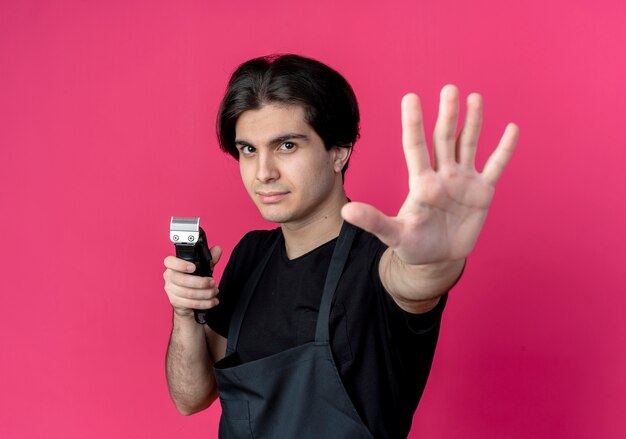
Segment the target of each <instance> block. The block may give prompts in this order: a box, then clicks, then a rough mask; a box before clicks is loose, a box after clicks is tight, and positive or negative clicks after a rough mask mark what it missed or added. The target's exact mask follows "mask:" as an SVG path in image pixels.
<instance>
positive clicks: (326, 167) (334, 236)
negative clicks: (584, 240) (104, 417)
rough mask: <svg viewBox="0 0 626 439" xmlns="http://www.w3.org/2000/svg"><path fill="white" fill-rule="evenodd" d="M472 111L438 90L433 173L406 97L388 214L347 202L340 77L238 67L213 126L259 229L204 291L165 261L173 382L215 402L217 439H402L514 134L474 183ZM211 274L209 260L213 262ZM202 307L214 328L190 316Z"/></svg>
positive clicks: (275, 60) (197, 403) (284, 65)
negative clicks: (401, 182)
mask: <svg viewBox="0 0 626 439" xmlns="http://www.w3.org/2000/svg"><path fill="white" fill-rule="evenodd" d="M481 109H482V103H481V97H480V96H479V95H477V94H471V95H469V96H468V98H467V117H466V119H465V122H464V125H463V128H462V131H461V133H460V135H459V138H458V139H455V130H456V126H457V119H458V113H459V92H458V90H457V89H456V88H455V87H454V86H450V85H449V86H446V87H444V88H443V90H442V92H441V101H440V108H439V117H438V119H437V123H436V127H435V133H434V146H433V152H434V166H431V163H430V157H429V154H428V151H427V147H426V142H425V136H424V130H423V126H422V116H421V108H420V103H419V100H418V97H417V96H416V95H414V94H409V95H406V96H405V97H404V98H403V100H402V130H403V138H402V143H403V147H404V153H405V157H406V160H407V166H408V170H409V194H408V196H407V199H406V201H405V202H404V204H403V206H402V207H401V209H400V211H399V213H398V215H397V216H396V217H387V216H385V215H383V214H382V213H381V212H379V211H378V210H376V209H375V208H374V207H372V206H368V205H365V204H361V203H351V202H349V200H348V198H347V197H346V194H345V193H344V189H343V177H344V173H345V170H346V168H347V166H348V161H349V159H350V154H351V152H352V148H353V146H354V143H355V141H356V140H357V138H358V124H359V112H358V107H357V102H356V98H355V96H354V93H353V91H352V89H351V87H350V86H349V84H348V83H347V82H346V81H345V79H344V78H343V77H342V76H341V75H339V74H338V73H337V72H335V71H334V70H332V69H330V68H329V67H327V66H325V65H323V64H321V63H319V62H317V61H314V60H310V59H307V58H302V57H298V56H294V55H287V56H276V57H265V58H259V59H254V60H251V61H248V62H246V63H244V64H242V65H241V66H240V67H239V68H238V69H237V70H236V71H235V73H234V74H233V76H232V78H231V80H230V82H229V86H228V90H227V92H226V95H225V97H224V100H223V102H222V106H221V108H220V113H219V117H218V136H219V140H220V145H221V147H222V149H224V150H225V151H226V152H228V153H230V154H231V155H233V156H234V157H235V158H236V159H237V160H238V161H239V167H240V171H241V176H242V180H243V184H244V186H245V187H246V189H247V191H248V194H249V195H250V197H251V198H252V200H253V202H254V203H255V204H256V206H257V207H258V209H259V211H260V213H261V215H262V216H263V217H264V218H265V219H266V220H268V221H272V222H276V223H279V224H280V227H279V228H277V229H275V230H271V231H254V232H250V233H248V234H247V235H246V236H245V237H244V238H243V239H242V240H241V242H240V243H239V244H238V245H237V247H236V248H235V249H234V251H233V253H232V256H231V259H230V260H229V262H228V264H227V266H226V268H225V270H224V274H223V276H222V279H221V282H220V287H219V292H218V289H217V288H216V283H215V280H214V279H212V278H201V277H196V276H192V275H190V274H189V273H190V272H192V271H193V269H194V267H193V265H192V264H189V263H187V262H185V261H183V260H180V259H176V258H175V257H172V256H170V257H168V258H166V260H165V266H166V270H165V273H164V278H165V290H166V292H167V294H168V297H169V300H170V302H171V304H172V306H173V308H174V319H173V330H172V335H171V339H170V345H169V349H168V353H167V364H166V371H167V379H168V385H169V388H170V392H171V395H172V398H173V400H174V402H175V404H176V406H177V408H178V409H179V410H180V412H181V413H183V414H191V413H195V412H197V411H199V410H203V409H204V408H206V407H208V406H209V405H210V404H211V403H212V402H213V401H214V400H215V399H216V398H217V397H218V395H219V397H220V402H221V405H222V419H221V421H220V427H219V432H220V437H236V438H239V437H255V438H281V439H282V438H371V437H376V438H403V437H406V436H407V434H408V432H409V430H410V428H411V420H412V416H413V414H414V412H415V409H416V407H417V404H418V402H419V399H420V397H421V394H422V391H423V389H424V386H425V384H426V379H427V377H428V373H429V371H430V366H431V363H432V359H433V354H434V350H435V345H436V342H437V337H438V333H439V323H440V319H441V313H442V310H443V308H444V306H445V302H446V298H447V292H448V291H449V290H450V288H451V287H452V286H453V285H454V283H455V282H456V280H457V279H458V278H459V276H460V274H461V272H462V270H463V267H464V263H465V258H466V257H467V255H468V254H469V253H470V251H471V250H472V248H473V246H474V243H475V242H476V239H477V237H478V234H479V232H480V230H481V227H482V225H483V222H484V220H485V217H486V214H487V209H488V207H489V204H490V202H491V199H492V196H493V192H494V185H495V183H496V181H497V180H498V178H499V176H500V174H501V173H502V171H503V169H504V166H505V165H506V163H507V161H508V160H509V158H510V156H511V154H512V152H513V149H514V146H515V143H516V139H517V133H518V129H517V127H516V126H515V125H513V124H510V125H509V126H508V127H507V129H506V131H505V133H504V135H503V136H502V139H501V141H500V144H499V145H498V147H497V148H496V150H495V152H494V153H493V154H492V156H491V157H490V159H489V160H488V162H487V164H486V165H485V168H484V169H483V172H482V173H478V172H477V171H476V170H475V168H474V156H475V150H476V144H477V141H478V134H479V131H480V127H481V123H482V121H481ZM211 254H212V257H213V261H212V263H213V264H216V263H217V262H218V260H219V258H220V255H221V249H220V248H219V247H217V246H216V247H213V248H212V249H211ZM194 308H195V309H210V310H211V311H210V319H209V324H208V326H204V327H203V326H200V325H198V324H197V323H195V321H194V317H193V309H194Z"/></svg>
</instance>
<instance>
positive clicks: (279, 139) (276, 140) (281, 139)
mask: <svg viewBox="0 0 626 439" xmlns="http://www.w3.org/2000/svg"><path fill="white" fill-rule="evenodd" d="M293 139H303V140H309V136H306V135H304V134H298V133H285V134H281V135H280V136H277V137H274V138H273V139H272V140H270V141H269V144H270V145H275V144H277V143H283V142H286V141H287V140H293ZM235 145H241V146H252V147H254V145H252V144H251V143H249V142H246V141H245V140H242V139H235Z"/></svg>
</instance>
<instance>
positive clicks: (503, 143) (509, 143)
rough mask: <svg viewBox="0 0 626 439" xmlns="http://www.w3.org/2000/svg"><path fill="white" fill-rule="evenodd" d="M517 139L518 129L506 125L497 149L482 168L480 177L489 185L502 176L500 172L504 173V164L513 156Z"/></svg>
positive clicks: (515, 126) (512, 125) (512, 124)
mask: <svg viewBox="0 0 626 439" xmlns="http://www.w3.org/2000/svg"><path fill="white" fill-rule="evenodd" d="M518 137H519V127H518V126H517V125H515V124H514V123H510V124H508V125H507V127H506V129H505V130H504V134H503V135H502V138H501V139H500V143H499V144H498V147H497V148H496V150H495V151H494V152H493V153H492V154H491V156H490V157H489V159H487V163H485V167H484V168H483V173H482V175H483V177H484V178H485V180H487V182H489V183H490V184H492V185H495V184H496V182H497V181H498V179H499V178H500V175H502V171H504V168H505V166H506V164H507V163H508V162H509V159H510V158H511V156H512V155H513V151H515V145H516V144H517V139H518Z"/></svg>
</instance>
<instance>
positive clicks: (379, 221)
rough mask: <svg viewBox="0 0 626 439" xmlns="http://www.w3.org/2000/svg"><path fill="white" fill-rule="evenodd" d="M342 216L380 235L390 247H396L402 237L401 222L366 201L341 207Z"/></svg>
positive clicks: (379, 237) (351, 222)
mask: <svg viewBox="0 0 626 439" xmlns="http://www.w3.org/2000/svg"><path fill="white" fill-rule="evenodd" d="M341 216H342V217H343V219H344V220H346V221H348V222H349V223H350V224H354V225H355V226H357V227H360V228H361V229H363V230H366V231H368V232H370V233H372V234H374V235H376V236H377V237H378V239H380V240H381V241H382V242H384V243H385V244H387V245H388V246H389V247H392V248H394V247H396V246H397V244H398V242H399V237H400V227H401V226H400V224H398V222H397V221H395V219H394V218H391V217H388V216H387V215H385V214H384V213H382V212H381V211H380V210H378V209H376V208H375V207H374V206H370V205H369V204H365V203H348V204H346V205H344V206H343V208H342V209H341Z"/></svg>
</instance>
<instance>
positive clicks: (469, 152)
mask: <svg viewBox="0 0 626 439" xmlns="http://www.w3.org/2000/svg"><path fill="white" fill-rule="evenodd" d="M458 115H459V91H458V89H457V88H456V87H455V86H452V85H447V86H445V87H444V88H443V89H442V91H441V101H440V104H439V116H438V118H437V123H436V125H435V131H434V134H433V155H434V160H433V162H434V163H433V165H432V166H431V163H430V156H429V153H428V149H427V146H426V140H425V135H424V126H423V120H422V110H421V106H420V102H419V98H418V97H417V96H416V95H414V94H408V95H406V96H405V97H404V98H403V99H402V145H403V148H404V154H405V157H406V161H407V167H408V171H409V194H408V196H407V198H406V200H405V202H404V204H403V205H402V207H401V208H400V211H399V212H398V215H397V216H395V217H388V216H386V215H384V214H383V213H382V212H380V211H379V210H377V209H376V208H374V207H372V206H369V205H366V204H363V203H348V204H346V205H345V206H344V207H343V210H342V215H343V217H344V219H345V220H346V221H348V222H351V223H353V224H355V225H356V226H358V227H361V228H362V229H365V230H367V231H369V232H371V233H373V234H374V235H376V236H378V238H379V239H380V240H381V241H382V242H384V243H385V244H387V245H388V246H389V248H388V250H387V251H386V252H385V253H384V254H383V257H382V258H381V262H380V265H379V272H380V277H381V280H382V282H383V285H384V286H385V288H386V289H387V291H388V292H389V293H390V294H391V295H392V297H393V298H394V300H395V301H396V303H397V304H398V305H399V306H400V307H401V308H402V309H404V310H405V311H409V312H414V313H419V312H426V311H428V310H430V309H432V308H434V306H435V305H436V304H437V302H438V301H439V298H440V297H441V296H442V295H443V294H445V293H446V291H448V290H449V289H450V288H451V287H452V286H453V285H454V283H455V281H456V280H457V279H458V277H459V276H460V274H461V272H462V270H463V267H464V264H465V258H466V257H467V256H468V255H469V253H470V252H471V251H472V249H473V248H474V245H475V243H476V240H477V239H478V235H479V234H480V231H481V229H482V226H483V224H484V221H485V218H486V216H487V211H488V209H489V205H490V204H491V200H492V198H493V194H494V190H495V184H496V182H497V181H498V179H499V177H500V175H501V174H502V172H503V170H504V168H505V166H506V163H507V162H508V161H509V159H510V158H511V155H512V154H513V151H514V149H515V144H516V142H517V137H518V132H519V129H518V128H517V126H516V125H515V124H509V125H508V126H507V128H506V130H505V132H504V134H503V135H502V138H501V139H500V143H499V144H498V147H497V148H496V149H495V151H494V152H493V153H492V155H491V156H490V157H489V159H488V160H487V163H486V164H485V167H484V169H483V171H482V172H480V173H479V172H478V171H477V170H476V169H475V163H474V161H475V155H476V146H477V143H478V136H479V133H480V128H481V126H482V98H481V96H480V95H478V94H476V93H472V94H470V95H469V96H468V98H467V116H466V118H465V122H464V124H463V128H462V130H461V133H460V134H459V137H458V139H455V133H456V127H457V122H458Z"/></svg>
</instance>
